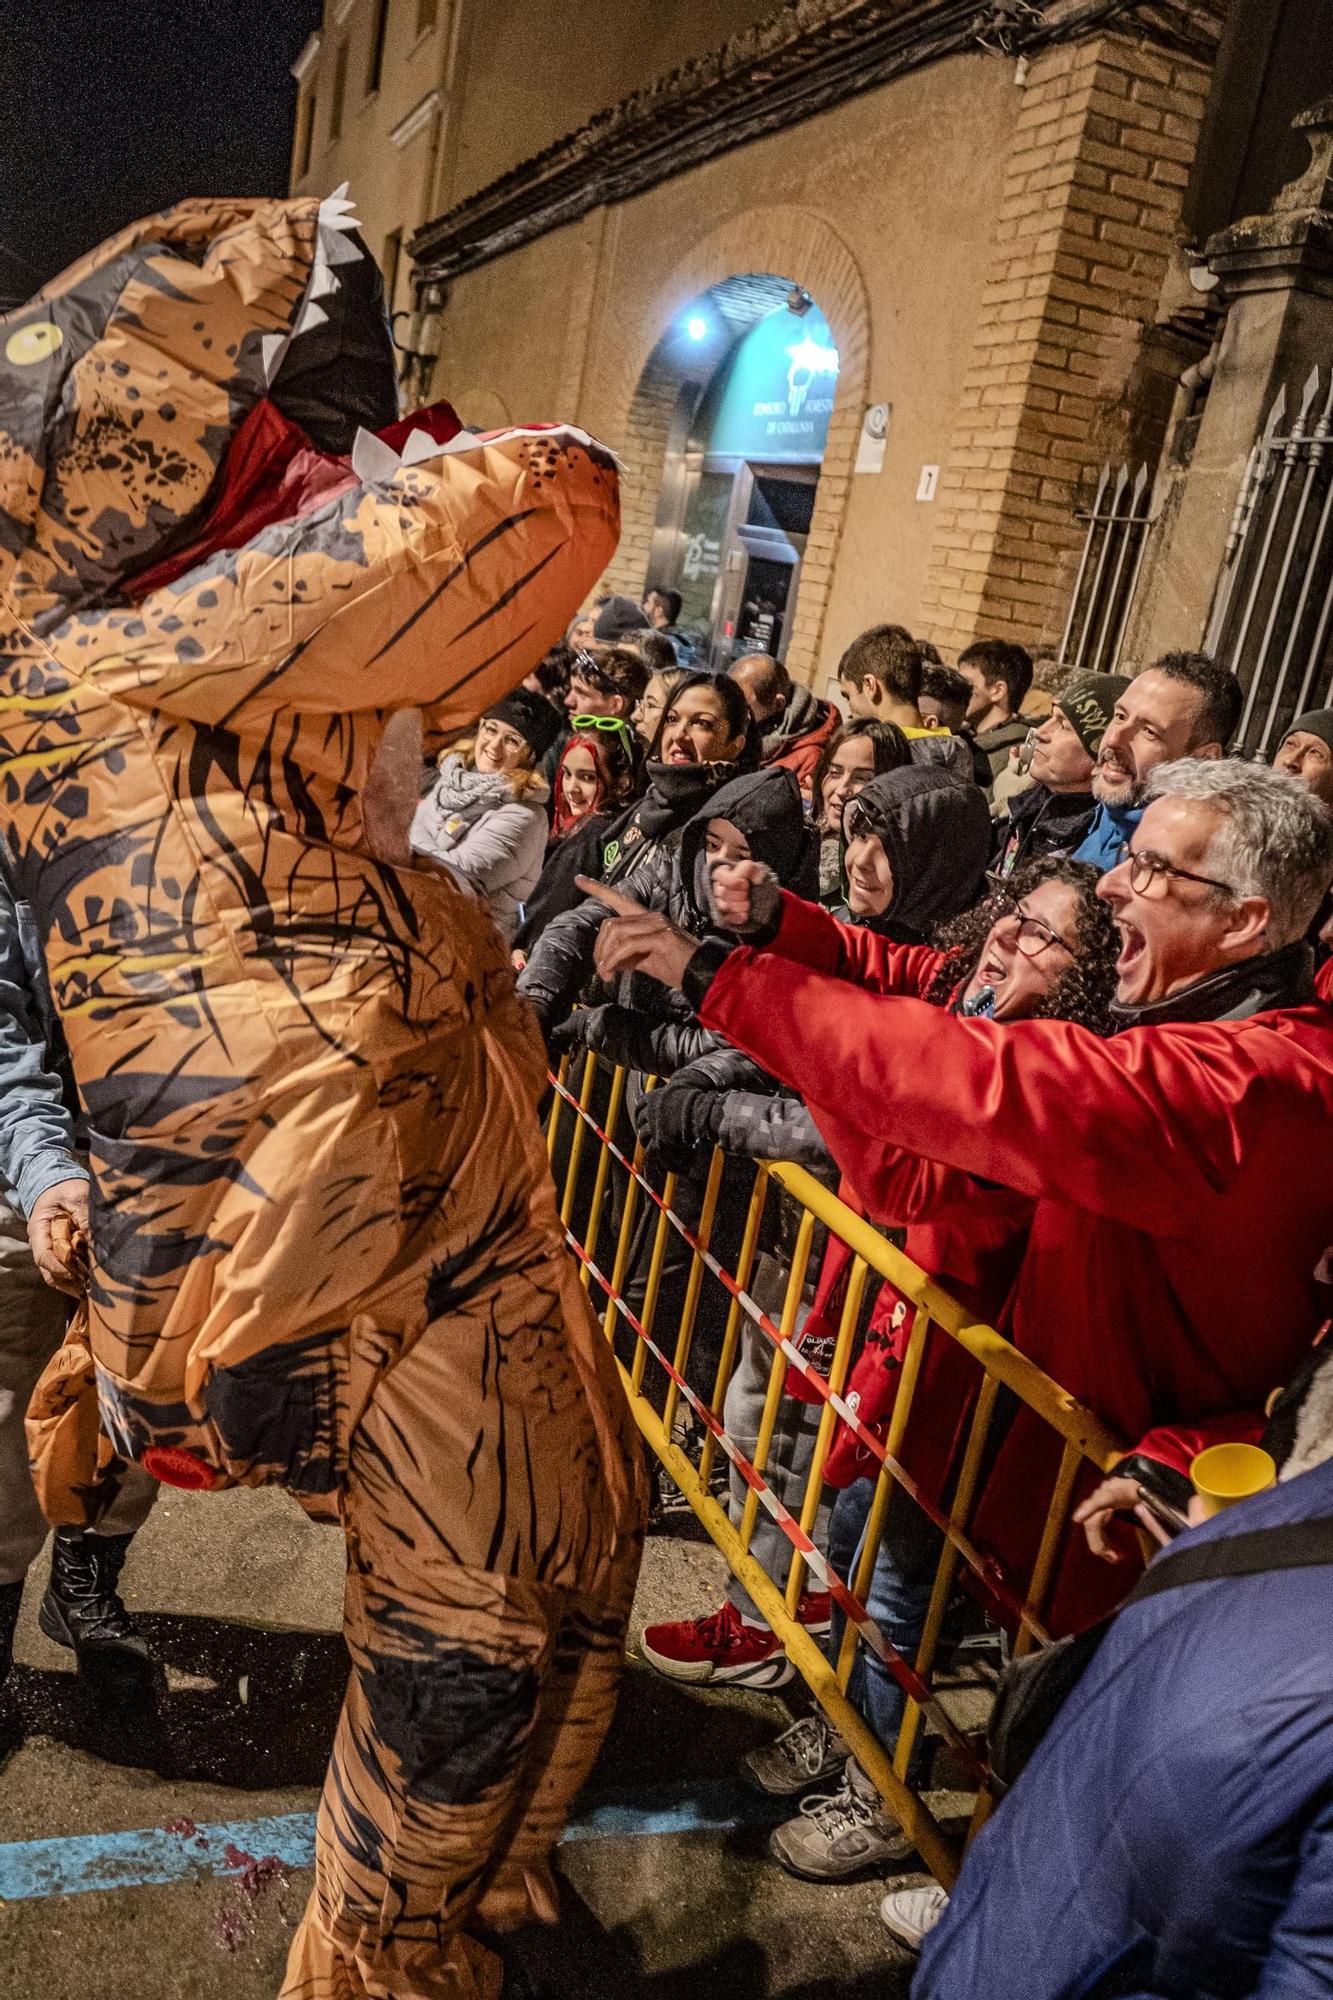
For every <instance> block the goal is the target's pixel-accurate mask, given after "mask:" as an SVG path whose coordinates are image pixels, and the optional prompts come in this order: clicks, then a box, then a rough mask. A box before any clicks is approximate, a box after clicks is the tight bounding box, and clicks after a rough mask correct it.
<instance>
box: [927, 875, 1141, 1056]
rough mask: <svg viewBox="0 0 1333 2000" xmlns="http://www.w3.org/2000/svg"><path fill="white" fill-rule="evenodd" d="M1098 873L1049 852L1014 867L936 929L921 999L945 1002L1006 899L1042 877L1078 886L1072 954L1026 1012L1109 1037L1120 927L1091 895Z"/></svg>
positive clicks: (1027, 891)
mask: <svg viewBox="0 0 1333 2000" xmlns="http://www.w3.org/2000/svg"><path fill="white" fill-rule="evenodd" d="M1100 879H1101V877H1100V875H1099V874H1098V871H1097V870H1096V869H1095V868H1091V867H1089V865H1088V863H1087V862H1086V861H1067V860H1065V859H1064V858H1063V857H1060V856H1056V855H1049V856H1047V857H1046V858H1045V859H1043V860H1040V861H1028V862H1025V863H1024V864H1023V865H1022V866H1021V867H1019V868H1015V870H1014V872H1013V874H1012V875H1010V876H1009V877H1008V879H1007V880H1006V881H1005V883H1004V885H1003V888H1002V889H995V890H993V891H992V893H991V894H990V895H988V896H983V897H982V899H981V901H980V902H979V903H974V904H973V906H972V908H971V909H970V910H964V912H963V914H962V916H961V917H955V918H954V919H953V921H952V922H951V923H948V924H945V925H943V926H942V927H941V929H940V930H939V932H938V933H937V935H936V938H935V944H936V947H937V948H938V949H939V950H940V951H942V952H943V953H944V957H943V959H942V960H941V962H940V965H939V967H938V968H937V970H936V973H935V976H934V978H933V979H932V980H931V982H930V986H929V988H928V989H927V992H926V996H925V997H926V999H927V1000H929V1001H930V1003H931V1005H932V1006H935V1007H947V1006H949V1005H950V1003H951V1002H952V1001H953V1000H954V998H955V997H956V996H957V995H958V994H959V993H961V991H962V989H963V988H964V987H965V986H966V985H967V982H968V980H969V979H970V978H971V977H972V974H973V973H974V972H975V971H976V969H977V966H978V964H979V963H980V960H981V953H982V950H983V948H984V946H985V943H986V939H987V938H988V937H989V936H990V931H991V926H992V925H993V924H994V923H995V922H996V920H997V918H999V917H1000V916H1001V915H1002V914H1003V912H1004V908H1005V905H1006V904H1007V903H1010V902H1017V901H1020V900H1021V899H1022V898H1023V897H1024V896H1029V895H1031V893H1032V891H1033V890H1034V889H1035V888H1037V887H1038V886H1039V884H1041V883H1042V882H1063V883H1066V884H1067V885H1068V887H1069V888H1071V889H1075V890H1077V891H1078V907H1077V914H1076V917H1075V929H1074V935H1075V938H1076V940H1077V944H1078V955H1077V957H1076V958H1075V959H1074V961H1073V963H1072V964H1071V965H1070V967H1069V969H1068V971H1066V972H1063V973H1061V975H1060V977H1059V979H1058V980H1057V981H1056V983H1055V985H1054V986H1053V987H1052V989H1051V991H1050V992H1049V993H1048V994H1047V995H1046V997H1045V999H1044V1000H1042V1001H1041V1002H1039V1004H1038V1005H1037V1006H1036V1007H1035V1008H1034V1009H1033V1016H1032V1017H1033V1018H1037V1019H1045V1020H1052V1021H1072V1022H1074V1023H1075V1025H1076V1026H1077V1027H1080V1028H1088V1029H1090V1030H1091V1031H1092V1033H1093V1034H1094V1035H1109V1034H1110V1032H1111V1028H1112V1025H1113V1023H1112V1020H1111V1001H1112V999H1113V998H1114V996H1115V987H1116V972H1115V962H1116V959H1117V957H1118V956H1119V953H1120V933H1119V932H1118V931H1117V930H1116V927H1115V923H1114V921H1113V919H1112V916H1111V912H1110V909H1109V907H1108V906H1107V904H1105V903H1104V902H1103V901H1102V900H1101V898H1100V897H1099V896H1098V894H1097V884H1098V882H1099V881H1100Z"/></svg>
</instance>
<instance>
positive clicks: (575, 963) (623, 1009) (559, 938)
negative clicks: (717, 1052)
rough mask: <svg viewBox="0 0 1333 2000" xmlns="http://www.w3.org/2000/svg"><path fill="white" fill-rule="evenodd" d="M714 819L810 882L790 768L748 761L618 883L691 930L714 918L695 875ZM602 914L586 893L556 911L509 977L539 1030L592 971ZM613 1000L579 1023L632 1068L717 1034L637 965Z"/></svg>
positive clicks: (701, 929) (786, 876)
mask: <svg viewBox="0 0 1333 2000" xmlns="http://www.w3.org/2000/svg"><path fill="white" fill-rule="evenodd" d="M714 819H725V820H728V821H730V823H731V824H732V825H733V826H735V827H737V828H738V829H739V830H740V832H742V833H743V834H744V835H745V837H746V840H747V841H748V843H749V847H750V852H751V855H752V857H753V858H754V859H755V860H757V861H762V862H764V863H765V864H766V866H768V867H769V868H771V869H772V870H773V873H774V874H775V875H776V876H777V878H778V880H779V881H780V882H784V883H787V882H802V883H805V884H806V886H809V885H810V883H811V882H812V881H813V871H814V853H815V849H814V839H813V836H812V835H811V833H810V831H809V829H808V827H807V826H806V823H805V817H804V812H803V808H802V803H801V794H800V790H799V788H798V786H797V783H796V780H795V778H793V776H792V774H791V772H790V771H777V770H773V771H751V772H747V773H746V774H745V775H744V776H742V777H739V778H733V779H732V780H731V781H730V783H728V784H725V785H723V786H722V787H721V788H720V789H719V790H718V791H717V792H715V793H714V794H713V795H712V796H711V798H709V799H708V800H707V801H706V802H705V803H704V804H703V805H702V806H701V807H700V808H699V810H698V811H697V812H696V813H695V815H694V817H693V818H692V819H691V820H690V821H689V823H688V824H687V825H686V827H685V829H684V832H683V833H682V835H681V838H680V843H679V846H678V847H677V848H676V849H675V850H674V851H672V850H671V849H670V848H668V847H663V848H661V849H659V851H658V852H657V853H656V854H655V855H654V856H653V857H652V859H651V860H649V861H647V862H646V863H645V864H644V865H643V866H642V867H641V868H639V869H638V870H637V871H636V872H635V873H634V874H633V875H632V876H631V877H630V878H629V880H628V881H625V880H624V879H623V878H622V880H621V882H620V884H619V886H620V887H621V888H622V889H623V891H624V893H625V894H626V895H627V896H631V897H632V898H633V899H634V901H635V902H637V903H640V904H642V906H643V907H644V909H646V910H657V911H660V912H661V913H662V914H663V915H664V916H666V917H667V918H669V919H670V921H671V922H672V923H673V924H676V925H678V926H679V927H680V929H682V930H685V931H689V932H690V933H691V935H693V936H695V937H702V936H704V934H705V933H706V932H707V931H709V930H710V929H711V928H713V923H712V917H711V913H710V911H709V910H708V909H707V908H706V906H705V892H704V886H703V882H702V879H701V878H702V875H703V871H704V866H705V863H706V855H705V850H704V842H705V839H706V836H707V832H708V823H709V821H710V820H714ZM608 914H609V913H608V911H607V909H606V907H605V905H604V904H602V903H599V902H597V901H596V900H595V898H591V897H589V898H587V899H585V901H583V902H582V903H580V904H579V905H578V907H577V908H576V909H573V910H567V911H566V912H565V913H564V915H563V916H560V917H556V918H555V919H554V921H553V922H552V923H550V924H549V925H548V926H547V928H546V930H545V931H544V932H543V934H542V936H541V937H540V938H539V939H538V940H537V941H536V943H535V945H534V947H533V951H532V956H531V957H530V959H529V960H528V963H527V966H526V967H525V969H524V971H523V973H522V975H521V976H520V978H519V982H518V985H519V991H520V993H522V994H523V995H524V997H525V998H526V999H527V1000H528V1001H529V1002H530V1003H531V1005H532V1006H533V1008H534V1009H535V1010H536V1013H537V1015H538V1018H539V1019H540V1021H541V1022H542V1024H543V1027H544V1028H545V1029H546V1030H547V1031H548V1032H549V1031H550V1030H551V1029H553V1028H554V1027H556V1026H557V1025H558V1024H559V1023H561V1022H562V1021H564V1020H565V1019H566V1018H567V1017H568V1015H569V1014H570V1012H571V1010H572V1009H573V1007H574V1005H575V1003H576V1001H577V1000H578V998H579V995H580V994H581V993H582V991H583V989H584V987H585V986H586V985H587V984H588V982H589V980H590V979H591V977H592V974H593V947H594V946H595V944H596V942H597V933H598V931H599V930H600V929H601V927H602V925H603V923H604V922H605V921H606V918H607V916H608ZM615 1003H616V1004H615V1005H614V1007H613V1008H603V1009H598V1010H596V1011H597V1013H598V1015H599V1016H600V1017H601V1019H600V1020H599V1021H597V1022H590V1023H588V1025H587V1032H586V1034H585V1037H584V1039H585V1041H586V1042H587V1045H588V1046H597V1047H601V1048H603V1050H604V1051H605V1053H607V1054H608V1055H611V1056H613V1057H614V1058H615V1059H616V1060H617V1061H623V1062H626V1063H628V1065H629V1066H630V1067H631V1068H634V1069H640V1070H644V1071H651V1072H653V1073H655V1074H657V1075H659V1076H666V1075H670V1074H672V1073H673V1072H674V1071H675V1070H677V1069H680V1068H682V1067H683V1066H684V1064H686V1063H688V1062H692V1061H694V1060H695V1058H696V1057H698V1056H701V1055H704V1054H706V1053H707V1052H708V1051H709V1050H712V1049H716V1048H718V1047H720V1046H721V1045H722V1043H723V1038H722V1037H721V1036H718V1035H712V1034H709V1033H707V1032H706V1031H705V1030H704V1029H703V1028H701V1027H700V1025H699V1022H698V1018H697V1016H696V1015H695V1012H694V1009H693V1008H692V1007H691V1005H690V1003H689V1001H688V1000H686V999H685V998H684V997H683V995H681V994H679V993H677V992H674V991H669V990H668V989H667V988H666V987H665V986H663V985H662V984H661V982H660V981H659V980H656V979H651V978H649V977H648V976H647V974H645V973H639V972H631V973H627V974H625V975H624V977H623V978H622V979H621V980H620V981H619V982H618V985H617V991H616V995H615ZM599 1029H601V1030H602V1032H601V1034H600V1035H599V1032H598V1031H599Z"/></svg>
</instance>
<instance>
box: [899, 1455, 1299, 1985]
mask: <svg viewBox="0 0 1333 2000" xmlns="http://www.w3.org/2000/svg"><path fill="white" fill-rule="evenodd" d="M1331 1516H1333V1461H1330V1462H1328V1463H1325V1464H1324V1465H1320V1466H1316V1467H1315V1468H1314V1469H1313V1470H1312V1471H1310V1472H1306V1473H1303V1474H1302V1475H1301V1476H1300V1477H1299V1478H1296V1479H1292V1480H1290V1481H1289V1482H1287V1483H1286V1484H1284V1485H1280V1486H1276V1487H1274V1488H1272V1489H1271V1490H1270V1491H1269V1492H1267V1493H1263V1494H1260V1495H1259V1496H1258V1497H1257V1498H1255V1499H1253V1500H1250V1501H1246V1502H1245V1503H1244V1504H1243V1505H1241V1506H1239V1507H1235V1508H1232V1509H1231V1510H1230V1511H1229V1512H1227V1513H1225V1514H1222V1515H1219V1516H1218V1518H1217V1519H1216V1520H1213V1521H1209V1522H1207V1523H1205V1524H1204V1526H1203V1527H1201V1528H1197V1529H1195V1530H1193V1531H1192V1534H1191V1537H1190V1538H1191V1539H1195V1538H1199V1539H1202V1538H1204V1537H1208V1538H1209V1539H1213V1538H1220V1537H1224V1536H1228V1535H1232V1534H1236V1533H1239V1532H1242V1531H1249V1530H1251V1529H1254V1528H1268V1527H1275V1526H1278V1525H1280V1524H1282V1523H1286V1522H1292V1521H1298V1520H1306V1519H1314V1518H1318V1517H1331ZM1093 1994H1095V1995H1096V1996H1097V2000H1113V1996H1117V2000H1119V1997H1120V1996H1132V2000H1147V1996H1154V2000H1156V1997H1157V1996H1165V2000H1231V1996H1240V1995H1253V1996H1255V2000H1260V1996H1262V2000H1313V1996H1314V1995H1322V1996H1328V1995H1333V1568H1304V1569H1289V1570H1278V1571H1269V1572H1267V1573H1265V1574H1263V1575H1258V1576H1245V1577H1226V1578H1218V1579H1215V1580H1213V1581H1210V1582H1204V1583H1195V1584H1187V1585H1183V1586H1182V1587H1181V1588H1180V1589H1178V1590H1168V1591H1163V1592H1161V1593H1160V1594H1158V1595H1156V1596H1153V1597H1150V1598H1146V1599H1145V1600H1144V1601H1143V1602H1142V1603H1139V1604H1133V1605H1130V1606H1129V1607H1128V1608H1127V1609H1126V1610H1125V1611H1124V1612H1122V1613H1121V1615H1120V1616H1119V1617H1118V1618H1117V1619H1116V1621H1115V1623H1114V1625H1113V1626H1112V1627H1111V1628H1110V1630H1109V1632H1108V1634H1107V1636H1106V1638H1105V1639H1104V1640H1103V1642H1102V1644H1101V1646H1100V1648H1099V1649H1098V1652H1097V1654H1096V1656H1095V1658H1094V1659H1093V1661H1092V1664H1091V1666H1090V1667H1089V1669H1088V1671H1087V1672H1086V1674H1085V1675H1084V1677H1083V1680H1082V1681H1081V1682H1080V1684H1079V1686H1078V1687H1077V1688H1076V1689H1075V1691H1074V1693H1073V1694H1072V1695H1071V1696H1070V1698H1069V1700H1068V1701H1067V1702H1066V1704H1065V1707H1064V1708H1063V1710H1062V1711H1061V1713H1060V1715H1059V1717H1058V1718H1057V1720H1056V1722H1055V1724H1054V1726H1053V1728H1052V1729H1051V1731H1050V1734H1049V1735H1048V1736H1047V1738H1046V1740H1045V1742H1044V1743H1043V1744H1042V1745H1041V1748H1040V1749H1039V1750H1038V1751H1037V1753H1036V1755H1035V1757H1034V1758H1033V1760H1032V1762H1031V1763H1030V1764H1029V1766H1028V1768H1027V1770H1026V1771H1025V1772H1024V1773H1023V1776H1022V1778H1021V1780H1020V1781H1019V1783H1018V1784H1017V1785H1016V1786H1015V1788H1014V1790H1013V1791H1012V1792H1011V1793H1010V1795H1009V1797H1008V1798H1007V1799H1005V1801H1004V1802H1003V1804H1002V1805H1001V1806H1000V1808H999V1810H998V1811H997V1812H996V1814H995V1816H994V1818H993V1819H992V1820H991V1821H990V1823H989V1824H988V1825H987V1826H986V1827H985V1828H984V1829H983V1830H982V1832H981V1834H980V1836H979V1837H978V1839H977V1841H976V1843H975V1845H974V1846H973V1848H972V1850H971V1853H970V1854H969V1856H968V1859H967V1863H966V1865H965V1867H964V1869H963V1872H962V1875H961V1876H960V1878H959V1882H958V1886H957V1890H956V1892H955V1894H954V1896H953V1898H952V1900H951V1902H950V1905H949V1909H948V1912H947V1914H946V1916H945V1917H944V1920H943V1921H942V1922H941V1924H940V1925H939V1927H938V1929H937V1930H935V1931H934V1932H933V1934H932V1935H931V1936H930V1937H929V1938H928V1939H927V1941H926V1945H925V1949H924V1951H923V1953H922V1958H921V1966H920V1969H919V1971H918V1973H917V1976H916V1979H915V1981H914V1983H913V1986H912V2000H977V1996H978V1995H985V2000H1077V1996H1090V1995H1093Z"/></svg>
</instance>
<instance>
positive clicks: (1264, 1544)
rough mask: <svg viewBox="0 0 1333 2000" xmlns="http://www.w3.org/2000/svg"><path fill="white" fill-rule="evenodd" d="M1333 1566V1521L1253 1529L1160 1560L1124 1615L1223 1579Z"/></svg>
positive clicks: (1139, 1585)
mask: <svg viewBox="0 0 1333 2000" xmlns="http://www.w3.org/2000/svg"><path fill="white" fill-rule="evenodd" d="M1329 1565H1333V1518H1330V1517H1327V1516H1324V1517H1321V1518H1319V1519H1316V1520H1313V1521H1292V1522H1291V1523H1290V1524H1289V1525H1287V1526H1285V1527H1280V1528H1251V1529H1250V1530H1249V1532H1248V1533H1247V1534H1243V1535H1225V1536H1223V1537H1222V1538H1221V1539H1220V1540H1218V1541H1215V1542H1198V1543H1195V1544H1194V1545H1193V1546H1187V1547H1185V1548H1182V1549H1173V1550H1168V1551H1167V1552H1166V1553H1165V1554H1163V1555H1160V1556H1158V1558H1157V1560H1156V1561H1155V1562H1154V1563H1153V1564H1152V1565H1151V1567H1150V1568H1149V1569H1148V1570H1147V1571H1146V1573H1145V1574H1144V1575H1143V1576H1142V1577H1141V1578H1140V1579H1139V1581H1138V1583H1137V1584H1136V1585H1135V1586H1134V1588H1133V1590H1131V1591H1130V1593H1129V1596H1128V1597H1127V1598H1126V1599H1125V1602H1124V1604H1122V1605H1121V1607H1120V1609H1121V1610H1122V1611H1123V1610H1125V1608H1126V1607H1127V1606H1128V1605H1131V1604H1136V1603H1137V1602H1138V1601H1139V1599H1140V1598H1144V1597H1156V1596H1157V1595H1158V1593H1159V1592H1160V1591H1163V1590H1176V1589H1178V1588H1180V1587H1181V1586H1182V1585H1184V1584H1187V1583H1208V1582H1211V1581H1212V1579H1213V1578H1214V1577H1220V1576H1261V1575H1263V1574H1264V1572H1265V1571H1267V1570H1278V1569H1318V1568H1324V1567H1327V1566H1329Z"/></svg>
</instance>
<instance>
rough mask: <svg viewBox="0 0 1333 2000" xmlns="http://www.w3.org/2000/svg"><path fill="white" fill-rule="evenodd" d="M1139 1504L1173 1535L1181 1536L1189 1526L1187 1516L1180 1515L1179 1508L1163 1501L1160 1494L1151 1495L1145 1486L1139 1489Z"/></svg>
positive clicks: (1167, 1501)
mask: <svg viewBox="0 0 1333 2000" xmlns="http://www.w3.org/2000/svg"><path fill="white" fill-rule="evenodd" d="M1139 1503H1140V1505H1141V1506H1144V1507H1146V1508H1147V1509H1148V1512H1149V1513H1150V1514H1151V1515H1152V1516H1153V1518H1154V1519H1155V1520H1158V1521H1160V1522H1161V1524H1162V1526H1163V1527H1164V1528H1169V1529H1170V1530H1171V1533H1172V1534H1173V1535H1179V1534H1181V1533H1182V1532H1183V1531H1184V1529H1186V1528H1188V1527H1189V1525H1190V1523H1189V1520H1188V1518H1187V1516H1186V1515H1184V1514H1182V1513H1181V1511H1180V1509H1179V1507H1173V1506H1172V1505H1171V1503H1170V1501H1169V1500H1163V1499H1162V1497H1161V1495H1160V1494H1157V1493H1153V1492H1152V1491H1150V1489H1149V1488H1148V1487H1146V1486H1140V1488H1139Z"/></svg>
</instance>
